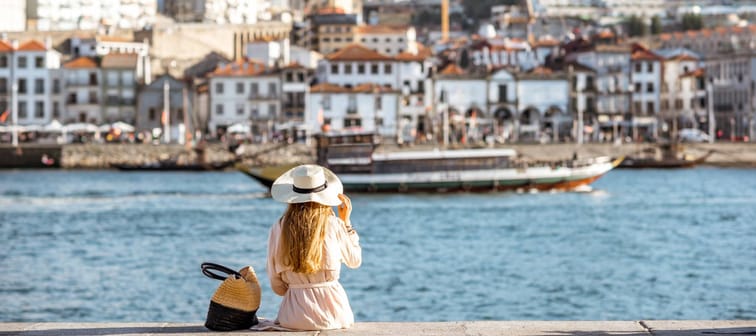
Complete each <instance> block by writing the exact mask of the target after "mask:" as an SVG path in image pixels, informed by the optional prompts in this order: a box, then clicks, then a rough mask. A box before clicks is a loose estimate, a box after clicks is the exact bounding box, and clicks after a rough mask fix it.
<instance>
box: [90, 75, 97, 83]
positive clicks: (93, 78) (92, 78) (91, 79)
mask: <svg viewBox="0 0 756 336" xmlns="http://www.w3.org/2000/svg"><path fill="white" fill-rule="evenodd" d="M89 85H97V73H96V72H90V73H89Z"/></svg>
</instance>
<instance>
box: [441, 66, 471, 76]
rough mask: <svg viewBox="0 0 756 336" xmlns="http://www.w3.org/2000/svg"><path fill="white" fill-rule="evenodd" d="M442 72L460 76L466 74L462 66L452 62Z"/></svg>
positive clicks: (442, 73)
mask: <svg viewBox="0 0 756 336" xmlns="http://www.w3.org/2000/svg"><path fill="white" fill-rule="evenodd" d="M440 74H441V75H456V76H459V75H464V74H465V71H464V70H462V68H460V67H459V66H457V65H456V64H454V63H452V64H449V65H447V66H446V68H444V69H443V70H441V72H440Z"/></svg>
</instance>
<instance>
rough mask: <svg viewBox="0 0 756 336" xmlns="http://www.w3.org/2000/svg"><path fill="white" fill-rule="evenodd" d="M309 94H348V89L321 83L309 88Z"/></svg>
mask: <svg viewBox="0 0 756 336" xmlns="http://www.w3.org/2000/svg"><path fill="white" fill-rule="evenodd" d="M310 92H314V93H342V92H349V89H347V88H345V87H341V86H338V85H336V84H331V83H321V84H317V85H314V86H312V87H310Z"/></svg>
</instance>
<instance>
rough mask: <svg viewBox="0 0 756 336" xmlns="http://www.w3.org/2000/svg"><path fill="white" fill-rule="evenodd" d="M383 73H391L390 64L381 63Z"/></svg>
mask: <svg viewBox="0 0 756 336" xmlns="http://www.w3.org/2000/svg"><path fill="white" fill-rule="evenodd" d="M383 73H385V74H387V75H389V74H391V64H384V65H383Z"/></svg>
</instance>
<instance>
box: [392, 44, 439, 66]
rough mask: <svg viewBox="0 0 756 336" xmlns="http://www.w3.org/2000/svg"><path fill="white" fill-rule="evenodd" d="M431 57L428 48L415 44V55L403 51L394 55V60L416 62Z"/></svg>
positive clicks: (431, 53) (430, 51)
mask: <svg viewBox="0 0 756 336" xmlns="http://www.w3.org/2000/svg"><path fill="white" fill-rule="evenodd" d="M431 56H433V51H432V50H430V48H428V47H426V46H424V45H422V44H421V43H417V54H412V53H410V52H408V51H405V52H402V53H400V54H399V55H396V59H397V60H398V61H405V62H416V61H423V60H426V59H428V57H431Z"/></svg>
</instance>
